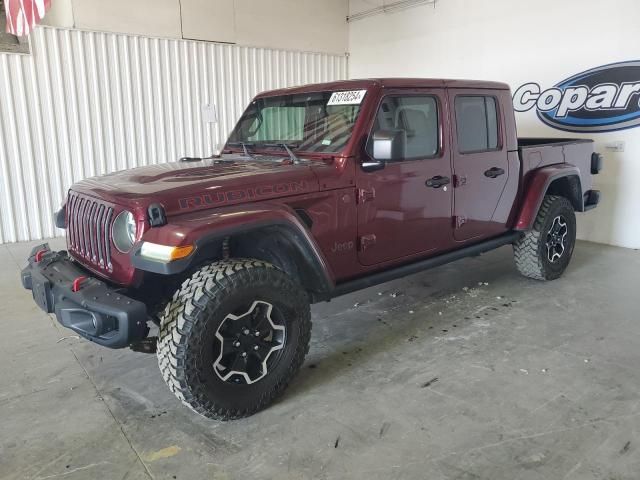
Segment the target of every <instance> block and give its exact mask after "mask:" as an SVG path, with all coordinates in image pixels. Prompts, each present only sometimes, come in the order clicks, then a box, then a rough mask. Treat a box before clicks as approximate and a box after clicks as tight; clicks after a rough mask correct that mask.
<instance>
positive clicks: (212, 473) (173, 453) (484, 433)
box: [0, 240, 640, 480]
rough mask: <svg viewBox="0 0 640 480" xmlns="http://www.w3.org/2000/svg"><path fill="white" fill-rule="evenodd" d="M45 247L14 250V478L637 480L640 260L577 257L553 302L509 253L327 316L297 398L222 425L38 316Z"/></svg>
mask: <svg viewBox="0 0 640 480" xmlns="http://www.w3.org/2000/svg"><path fill="white" fill-rule="evenodd" d="M60 243H61V242H60V241H59V240H56V241H54V242H53V244H54V245H60ZM31 245H32V244H16V245H7V246H0V264H1V265H3V267H4V268H2V270H0V322H1V325H2V332H3V334H2V335H1V336H0V378H1V383H0V432H1V433H0V478H3V479H20V480H23V479H50V478H64V479H65V480H69V479H89V478H91V479H93V478H99V479H118V480H120V479H129V480H134V479H143V478H144V479H148V478H154V479H198V480H202V479H205V478H206V479H211V478H215V479H227V478H233V479H245V478H246V479H271V478H280V479H299V478H316V479H324V478H327V479H328V478H336V479H343V478H366V479H385V480H386V479H392V478H397V479H405V478H406V479H418V478H420V479H429V480H437V479H487V480H498V479H508V480H515V479H540V480H542V479H545V480H548V479H580V480H584V479H592V478H593V479H603V480H621V479H634V480H635V479H638V478H639V476H640V368H638V365H639V360H640V348H639V345H640V322H639V319H640V318H639V316H638V310H639V309H638V307H640V295H639V290H638V284H639V283H640V253H639V252H637V251H633V250H625V249H620V248H613V247H606V246H601V245H595V244H589V243H580V244H579V245H578V246H577V248H576V253H575V256H574V259H573V262H572V264H571V266H570V268H569V270H568V271H567V272H566V274H565V276H564V277H563V278H562V279H560V280H557V281H555V282H551V283H539V282H535V281H531V280H527V279H525V278H522V277H520V276H518V274H517V273H516V271H515V269H514V267H513V264H512V260H511V251H510V249H509V248H503V249H501V250H498V251H496V252H492V253H489V254H487V255H485V256H482V257H479V258H471V259H467V260H464V261H461V262H458V263H456V264H452V265H448V266H445V267H441V268H438V269H436V270H432V271H430V272H425V273H422V274H419V275H415V276H413V277H410V278H407V279H403V280H400V281H396V282H393V283H390V284H386V285H383V286H380V287H374V288H371V289H369V290H366V291H363V292H358V293H357V294H353V295H349V296H347V297H343V298H340V299H338V300H335V301H333V302H331V303H330V304H322V305H317V306H315V307H314V333H313V336H312V346H311V352H310V354H309V356H308V358H307V361H306V363H305V365H304V366H303V369H302V371H301V372H300V374H299V375H298V377H297V379H296V380H295V381H294V382H293V384H292V385H291V387H290V388H289V390H288V391H287V392H286V394H285V396H284V397H283V398H282V399H281V400H279V401H278V402H277V403H276V404H275V405H273V406H272V407H270V408H268V409H267V410H265V411H264V412H261V413H259V414H257V415H255V416H253V417H251V418H248V419H244V420H240V421H235V422H230V423H220V422H214V421H210V420H206V419H204V418H201V417H199V416H197V415H195V414H193V413H192V412H191V411H189V410H188V409H186V408H185V407H183V406H181V405H180V403H179V402H178V401H177V400H176V399H175V398H174V397H173V395H172V394H171V393H170V392H169V390H168V389H167V388H166V387H165V385H164V383H163V381H162V378H161V377H160V374H159V372H158V369H157V365H156V360H155V356H151V355H144V354H138V353H134V352H131V351H129V350H122V351H110V350H106V349H101V348H99V347H97V346H95V345H92V344H90V343H88V342H85V341H81V340H78V339H76V338H74V337H70V335H72V332H69V331H67V330H65V329H62V328H60V327H58V325H57V323H56V322H55V321H54V320H53V319H51V318H49V317H48V316H47V315H45V314H44V313H43V312H41V311H40V310H38V308H37V307H36V306H35V304H34V303H33V302H32V300H31V298H30V295H29V293H28V292H26V291H23V290H22V287H21V286H20V282H19V277H18V272H19V266H20V265H22V263H23V259H24V258H25V257H26V255H27V253H28V251H29V250H30V248H31ZM479 282H482V285H479ZM485 282H486V283H485Z"/></svg>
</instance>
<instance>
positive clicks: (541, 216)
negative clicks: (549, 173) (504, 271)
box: [513, 195, 576, 280]
mask: <svg viewBox="0 0 640 480" xmlns="http://www.w3.org/2000/svg"><path fill="white" fill-rule="evenodd" d="M575 241H576V216H575V213H574V211H573V205H571V202H569V200H567V199H566V198H565V197H559V196H556V195H546V196H545V197H544V199H543V201H542V205H541V206H540V210H539V211H538V215H537V217H536V220H535V222H534V225H533V229H531V230H530V231H528V232H526V233H525V234H524V235H523V236H522V238H520V240H518V241H517V242H516V243H515V244H514V245H513V252H514V258H515V261H516V267H517V268H518V271H520V273H521V274H522V275H524V276H525V277H529V278H534V279H536V280H554V279H556V278H558V277H559V276H560V275H562V273H563V272H564V270H565V269H566V268H567V265H569V261H570V260H571V255H572V254H573V248H574V246H575Z"/></svg>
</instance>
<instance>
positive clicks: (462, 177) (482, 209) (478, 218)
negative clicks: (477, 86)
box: [449, 89, 509, 241]
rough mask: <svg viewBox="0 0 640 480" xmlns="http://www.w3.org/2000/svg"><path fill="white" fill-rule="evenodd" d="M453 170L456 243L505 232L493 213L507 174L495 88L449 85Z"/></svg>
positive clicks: (502, 129) (502, 118)
mask: <svg viewBox="0 0 640 480" xmlns="http://www.w3.org/2000/svg"><path fill="white" fill-rule="evenodd" d="M449 103H450V105H451V115H452V117H451V133H452V135H451V136H452V139H453V144H454V147H453V148H452V157H453V174H454V175H455V183H456V185H455V189H454V192H455V193H454V201H453V202H454V204H453V205H454V206H453V215H454V219H453V223H454V233H453V235H454V238H455V239H456V240H458V241H461V240H462V241H464V240H470V239H481V238H486V237H491V236H494V235H497V234H499V233H501V232H503V231H505V230H506V228H505V225H504V223H503V222H494V221H493V216H494V212H495V211H496V208H497V206H498V202H499V201H500V197H501V196H502V192H503V191H504V188H505V185H506V183H507V178H508V176H509V168H508V161H507V147H506V145H505V141H504V134H503V132H504V115H501V112H500V109H499V105H500V104H499V102H498V92H493V91H490V90H466V89H449Z"/></svg>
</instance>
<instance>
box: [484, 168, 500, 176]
mask: <svg viewBox="0 0 640 480" xmlns="http://www.w3.org/2000/svg"><path fill="white" fill-rule="evenodd" d="M500 175H504V169H502V168H498V167H492V168H490V169H489V170H487V171H485V172H484V176H485V177H489V178H496V177H499V176H500Z"/></svg>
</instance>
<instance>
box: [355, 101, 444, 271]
mask: <svg viewBox="0 0 640 480" xmlns="http://www.w3.org/2000/svg"><path fill="white" fill-rule="evenodd" d="M448 118H449V115H448V113H447V112H446V96H445V91H444V89H411V90H408V89H406V90H391V91H387V92H385V94H384V96H383V98H382V100H381V102H380V104H379V106H378V110H377V113H376V116H375V119H374V120H373V122H372V123H373V125H372V127H371V130H370V134H369V140H368V142H367V147H366V149H365V150H366V153H364V159H365V160H366V159H367V157H370V156H371V152H372V143H371V138H372V135H373V132H375V131H376V130H378V129H380V130H401V131H402V132H403V135H402V136H403V137H404V138H405V139H406V140H405V142H404V155H403V158H400V159H398V160H395V161H391V162H387V163H386V165H385V167H384V168H383V169H381V170H378V171H375V172H366V171H364V170H362V169H359V170H358V173H357V186H358V191H359V200H358V238H359V245H358V250H359V251H358V258H359V261H360V263H361V264H363V265H376V264H381V263H385V262H389V261H395V260H399V259H403V258H407V257H411V256H421V255H427V254H431V253H436V252H438V251H440V250H444V249H447V248H450V247H451V245H452V243H453V240H452V234H451V206H452V200H453V196H452V190H453V189H452V185H451V183H447V181H450V179H451V161H450V156H449V150H450V149H449V148H448V137H447V136H446V135H443V132H447V131H448V128H449V126H448V124H449V119H448ZM434 177H437V178H438V179H439V180H438V182H436V183H437V184H439V185H440V186H438V187H436V186H431V187H430V186H427V185H426V183H427V181H428V180H429V179H432V178H434ZM432 183H433V182H432Z"/></svg>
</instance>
